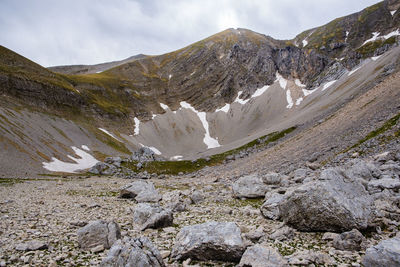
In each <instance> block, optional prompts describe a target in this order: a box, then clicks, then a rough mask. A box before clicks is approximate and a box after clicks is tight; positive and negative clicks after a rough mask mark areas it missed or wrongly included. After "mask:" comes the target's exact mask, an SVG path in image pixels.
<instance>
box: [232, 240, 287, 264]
mask: <svg viewBox="0 0 400 267" xmlns="http://www.w3.org/2000/svg"><path fill="white" fill-rule="evenodd" d="M287 265H288V263H287V260H285V259H284V258H283V257H282V256H281V254H279V252H278V251H277V250H276V249H274V248H272V247H269V246H263V245H260V244H257V245H254V246H252V247H248V248H247V249H246V251H245V252H244V254H243V256H242V258H241V259H240V262H239V265H237V266H238V267H247V266H251V267H264V266H271V267H280V266H282V267H283V266H287Z"/></svg>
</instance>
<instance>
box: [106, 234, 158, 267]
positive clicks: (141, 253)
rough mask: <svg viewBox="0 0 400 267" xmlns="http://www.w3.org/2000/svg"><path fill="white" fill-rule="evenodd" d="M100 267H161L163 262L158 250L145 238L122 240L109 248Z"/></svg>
mask: <svg viewBox="0 0 400 267" xmlns="http://www.w3.org/2000/svg"><path fill="white" fill-rule="evenodd" d="M100 266H101V267H109V266H113V267H125V266H137V267H147V266H152V267H153V266H154V267H163V266H165V264H164V261H163V259H162V257H161V254H160V252H159V251H158V249H157V248H156V247H155V246H154V245H153V244H152V243H151V241H150V240H149V239H147V238H146V237H139V238H124V239H123V240H118V241H117V242H115V243H114V245H113V246H112V247H111V249H110V251H109V252H108V255H107V257H106V258H104V259H103V261H102V262H101V264H100Z"/></svg>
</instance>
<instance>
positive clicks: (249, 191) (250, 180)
mask: <svg viewBox="0 0 400 267" xmlns="http://www.w3.org/2000/svg"><path fill="white" fill-rule="evenodd" d="M232 189H233V195H234V197H236V198H260V197H264V196H265V193H267V191H268V186H267V185H266V184H265V183H264V182H263V179H262V177H260V176H258V175H257V174H252V175H247V176H243V177H240V178H239V179H238V180H237V181H236V182H235V183H233V185H232Z"/></svg>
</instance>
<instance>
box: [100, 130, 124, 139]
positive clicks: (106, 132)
mask: <svg viewBox="0 0 400 267" xmlns="http://www.w3.org/2000/svg"><path fill="white" fill-rule="evenodd" d="M99 130H100V131H102V132H103V133H105V134H107V135H109V136H111V137H112V138H114V139H115V140H118V141H120V142H121V140H119V139H118V138H117V137H116V136H115V135H113V134H112V133H110V132H109V131H107V130H106V129H103V128H99Z"/></svg>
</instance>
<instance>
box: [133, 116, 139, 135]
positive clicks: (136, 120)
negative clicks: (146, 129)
mask: <svg viewBox="0 0 400 267" xmlns="http://www.w3.org/2000/svg"><path fill="white" fill-rule="evenodd" d="M133 120H134V122H135V129H134V130H133V134H134V135H138V134H139V131H140V129H139V125H140V120H139V119H138V118H136V117H135V118H133Z"/></svg>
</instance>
